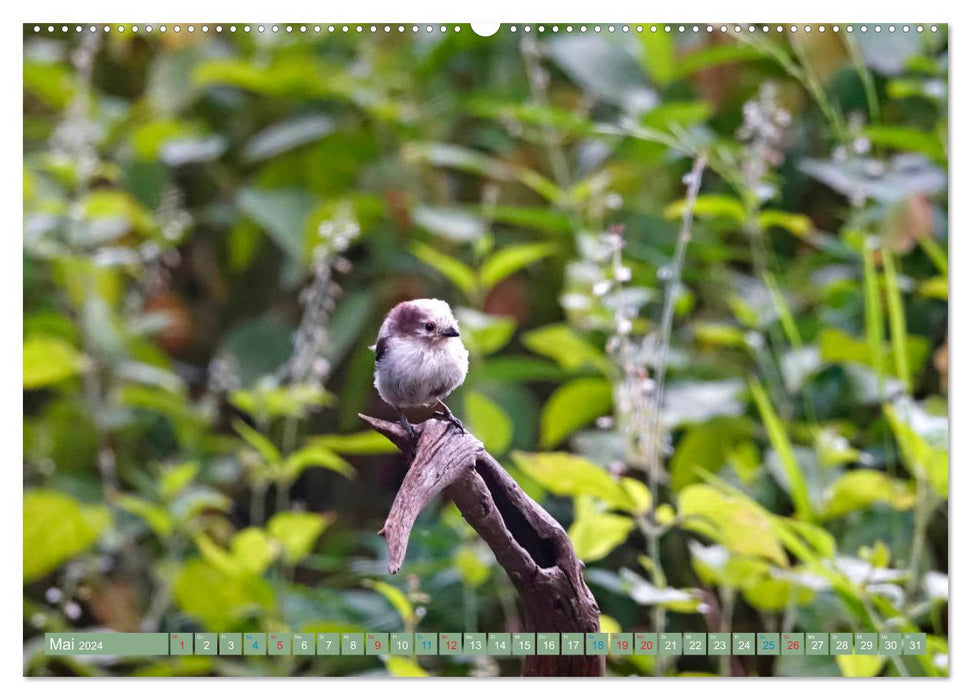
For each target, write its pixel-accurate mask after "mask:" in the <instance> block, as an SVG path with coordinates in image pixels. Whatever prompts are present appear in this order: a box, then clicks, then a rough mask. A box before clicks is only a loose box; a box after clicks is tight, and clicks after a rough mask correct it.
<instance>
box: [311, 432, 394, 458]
mask: <svg viewBox="0 0 971 700" xmlns="http://www.w3.org/2000/svg"><path fill="white" fill-rule="evenodd" d="M310 442H311V444H314V445H321V446H323V447H326V448H327V449H329V450H332V451H334V452H338V453H340V454H343V455H384V454H394V453H395V452H397V451H398V448H397V447H395V446H394V443H393V442H391V441H390V440H389V439H388V438H386V437H385V436H384V435H382V434H381V433H378V432H375V431H373V430H365V431H363V432H360V433H350V434H347V435H321V436H319V437H315V438H312V439H311V440H310Z"/></svg>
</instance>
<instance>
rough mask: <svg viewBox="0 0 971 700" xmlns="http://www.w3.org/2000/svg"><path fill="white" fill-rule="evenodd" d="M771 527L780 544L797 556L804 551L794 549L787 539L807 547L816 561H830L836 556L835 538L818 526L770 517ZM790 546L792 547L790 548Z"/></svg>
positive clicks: (801, 548) (779, 517)
mask: <svg viewBox="0 0 971 700" xmlns="http://www.w3.org/2000/svg"><path fill="white" fill-rule="evenodd" d="M772 525H773V527H774V528H775V532H776V534H777V535H779V539H781V540H782V544H783V545H785V546H786V548H787V549H789V551H791V552H792V553H793V554H796V555H797V556H800V552H804V551H806V550H805V549H804V548H803V547H796V546H795V544H794V543H793V542H792V540H790V539H789V538H791V537H794V538H798V540H799V541H800V542H801V543H804V544H806V545H808V546H809V548H810V549H809V551H810V552H811V553H812V554H814V555H815V558H816V559H818V558H822V559H832V558H833V557H834V556H836V538H835V537H834V536H833V535H832V534H830V532H829V531H828V530H825V529H823V528H822V527H820V526H819V525H814V524H812V523H807V522H806V521H805V520H796V519H795V518H783V517H782V516H779V515H773V516H772ZM791 544H792V546H790V545H791ZM796 550H798V551H796Z"/></svg>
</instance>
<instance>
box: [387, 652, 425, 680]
mask: <svg viewBox="0 0 971 700" xmlns="http://www.w3.org/2000/svg"><path fill="white" fill-rule="evenodd" d="M382 658H383V660H384V665H385V668H387V669H388V673H390V674H391V675H392V676H394V677H395V678H426V677H427V676H428V671H426V670H425V669H423V668H422V667H421V666H419V665H418V664H416V663H415V662H414V661H412V660H411V659H409V658H408V657H406V656H386V657H382Z"/></svg>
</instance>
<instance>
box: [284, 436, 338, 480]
mask: <svg viewBox="0 0 971 700" xmlns="http://www.w3.org/2000/svg"><path fill="white" fill-rule="evenodd" d="M307 467H323V468H324V469H330V470H331V471H335V472H337V473H338V474H341V475H342V476H346V477H347V478H348V479H353V478H354V476H355V472H354V467H352V466H351V465H350V463H348V461H347V460H346V459H344V458H343V457H341V456H340V455H339V454H337V453H336V452H334V451H333V450H331V449H328V448H327V447H324V446H323V445H321V444H320V443H319V442H311V443H310V444H309V445H306V446H304V447H301V448H300V449H299V450H296V451H294V452H291V453H290V455H289V456H288V457H287V458H286V460H284V462H283V471H284V473H285V474H286V475H287V477H288V478H290V479H296V478H297V477H298V476H299V475H300V472H302V471H303V470H304V469H306V468H307Z"/></svg>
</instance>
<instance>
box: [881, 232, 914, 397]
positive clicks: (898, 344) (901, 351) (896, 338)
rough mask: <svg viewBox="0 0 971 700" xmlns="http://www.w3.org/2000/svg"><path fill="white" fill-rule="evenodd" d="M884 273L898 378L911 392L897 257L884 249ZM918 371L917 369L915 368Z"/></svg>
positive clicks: (891, 341)
mask: <svg viewBox="0 0 971 700" xmlns="http://www.w3.org/2000/svg"><path fill="white" fill-rule="evenodd" d="M883 271H884V274H885V275H886V280H887V284H886V287H885V289H886V292H887V316H888V318H889V320H890V348H891V350H892V351H893V361H894V367H895V368H896V370H897V377H898V378H899V379H900V380H901V381H902V382H903V383H904V391H906V392H907V393H908V394H909V393H910V391H911V387H912V382H911V376H910V367H911V366H912V365H910V364H909V355H910V352H909V347H908V338H907V321H906V318H905V317H904V302H903V296H902V295H901V292H900V283H899V281H898V278H897V262H896V256H895V255H894V253H893V251H891V250H890V249H889V248H884V249H883ZM915 369H917V368H915Z"/></svg>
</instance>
